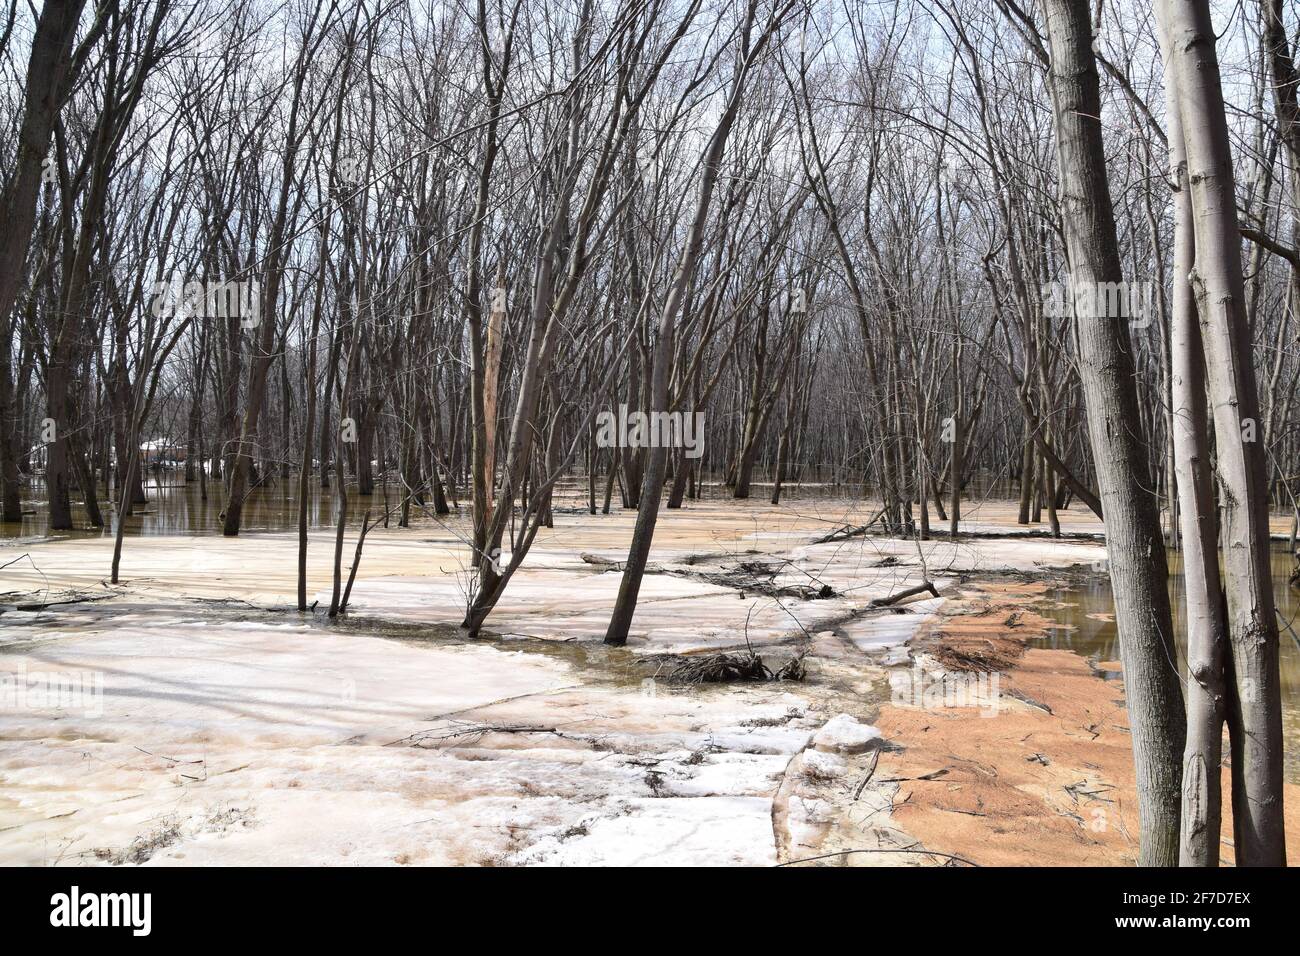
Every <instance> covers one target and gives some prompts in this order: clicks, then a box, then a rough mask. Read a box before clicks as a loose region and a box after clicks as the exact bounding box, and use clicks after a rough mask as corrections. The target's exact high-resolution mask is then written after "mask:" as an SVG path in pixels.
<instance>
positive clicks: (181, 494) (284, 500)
mask: <svg viewBox="0 0 1300 956" xmlns="http://www.w3.org/2000/svg"><path fill="white" fill-rule="evenodd" d="M307 487H308V493H309V496H310V497H309V499H308V503H307V526H308V528H310V529H320V528H333V527H335V519H334V515H335V513H336V512H335V500H334V495H335V491H334V488H333V487H330V488H327V489H324V490H322V489H321V486H320V476H319V475H313V476H312V479H311V481H310V482H308V486H307ZM202 492H203V489H202V488H201V487H200V484H199V482H198V481H197V480H196V481H192V482H186V481H185V480H184V478H183V477H182V475H181V474H180V473H179V472H173V471H163V472H154V473H152V474H150V475H148V476H147V477H146V478H145V483H144V494H145V498H146V499H148V501H147V503H146V504H142V505H135V506H134V507H133V508H132V510H131V515H130V516H129V517H128V518H127V519H126V534H127V535H128V536H134V535H196V534H220V533H221V525H222V521H221V512H222V509H223V508H224V507H225V504H226V498H225V490H224V488H223V487H222V484H221V482H220V481H212V480H209V481H208V482H207V499H206V500H205V499H204V497H203V493H202ZM100 494H101V498H100V502H99V506H100V510H101V511H102V512H103V513H104V527H102V528H95V527H93V526H91V524H90V523H89V521H88V520H87V519H86V511H85V507H84V505H83V503H82V501H81V499H80V497H75V498H74V499H73V502H72V520H73V523H74V524H75V525H76V530H74V531H62V532H58V533H59V534H61V535H67V536H69V537H101V536H109V537H111V536H112V535H113V534H114V532H115V530H116V528H115V523H114V519H113V514H114V511H115V509H114V507H113V503H112V502H109V501H107V500H105V499H104V498H103V497H102V494H103V489H102V488H101V489H100ZM400 503H401V496H400V488H399V486H398V485H397V484H396V483H394V482H391V481H390V482H389V483H388V488H387V493H385V489H384V487H383V483H382V482H380V481H376V482H375V493H374V494H373V495H366V496H362V495H358V494H357V486H356V484H355V483H353V482H349V484H348V526H349V527H358V526H360V524H361V518H362V516H363V515H364V514H365V511H366V509H367V508H369V509H371V519H372V520H374V519H375V518H377V517H379V516H381V515H382V514H383V513H384V512H385V511H386V510H388V509H390V508H391V509H393V511H392V514H391V516H390V521H392V522H396V521H397V518H398V514H399V505H400ZM242 518H243V521H242V524H241V528H242V530H244V531H293V530H295V529H296V528H297V527H298V479H297V476H291V477H289V478H277V477H273V478H269V479H268V480H267V481H266V482H265V483H264V484H262V485H261V486H259V487H258V488H255V489H254V490H253V491H252V492H251V493H250V494H249V496H248V499H247V500H246V501H245V502H244V511H243V515H242ZM48 533H49V506H48V501H47V500H46V496H45V485H44V482H43V481H42V480H41V479H39V478H33V479H32V481H31V485H30V487H28V488H25V489H24V494H23V520H22V523H21V524H20V523H18V522H7V523H6V522H0V538H19V537H22V538H25V537H40V536H44V535H46V534H48Z"/></svg>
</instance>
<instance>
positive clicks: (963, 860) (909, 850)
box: [777, 847, 979, 867]
mask: <svg viewBox="0 0 1300 956" xmlns="http://www.w3.org/2000/svg"><path fill="white" fill-rule="evenodd" d="M850 853H917V854H920V855H921V856H938V857H943V858H944V859H945V860H955V861H956V862H958V863H965V864H966V865H967V866H979V864H978V863H976V862H975V861H973V860H968V859H966V857H964V856H957V854H955V853H941V852H939V851H938V850H918V849H915V848H913V847H896V848H894V849H892V850H891V849H886V848H884V847H881V848H879V849H875V850H838V851H836V852H835V853H823V854H822V855H821V856H807V857H804V858H803V859H799V860H787V861H786V862H785V863H778V864H777V866H778V867H781V866H794V865H795V864H796V863H812V862H814V861H815V860H829V859H831V858H832V857H836V856H848V855H849V854H850Z"/></svg>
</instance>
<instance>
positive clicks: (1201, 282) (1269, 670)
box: [1159, 0, 1286, 866]
mask: <svg viewBox="0 0 1300 956" xmlns="http://www.w3.org/2000/svg"><path fill="white" fill-rule="evenodd" d="M1159 10H1160V14H1161V16H1162V18H1163V22H1164V25H1165V31H1166V33H1167V35H1168V39H1169V42H1168V44H1167V47H1168V51H1169V54H1170V55H1169V62H1167V63H1166V72H1171V73H1172V74H1173V75H1174V77H1175V80H1176V89H1177V100H1178V112H1179V120H1180V123H1181V127H1182V135H1183V144H1184V147H1185V149H1186V153H1187V177H1188V182H1189V184H1190V192H1191V207H1192V214H1193V221H1194V223H1195V240H1196V263H1195V268H1194V270H1193V272H1192V274H1191V279H1190V281H1191V283H1192V288H1193V289H1194V291H1195V294H1196V297H1197V305H1198V311H1199V315H1200V323H1201V338H1202V342H1203V345H1204V349H1205V359H1206V371H1207V376H1206V378H1207V382H1208V385H1209V396H1210V403H1211V406H1212V407H1213V409H1214V434H1215V450H1216V453H1217V455H1216V460H1217V464H1218V473H1219V481H1220V486H1221V488H1222V495H1221V497H1220V502H1221V506H1222V508H1223V543H1224V552H1225V553H1224V584H1225V587H1226V592H1227V606H1228V628H1229V636H1230V642H1231V654H1232V674H1233V679H1234V681H1235V685H1236V686H1235V688H1234V690H1235V693H1234V694H1233V700H1232V701H1231V704H1230V705H1231V706H1232V707H1233V708H1234V710H1235V711H1236V712H1235V713H1234V714H1233V723H1234V724H1237V725H1238V726H1239V728H1240V733H1239V734H1235V735H1234V738H1235V739H1234V743H1233V761H1232V770H1233V777H1234V791H1236V792H1234V799H1233V827H1234V830H1235V837H1236V841H1235V843H1236V851H1237V864H1238V865H1239V866H1243V865H1244V866H1284V865H1285V864H1286V843H1285V839H1284V838H1285V833H1284V827H1283V819H1282V693H1281V678H1280V674H1279V669H1278V624H1277V616H1276V614H1275V611H1274V600H1273V582H1272V564H1271V556H1270V553H1269V530H1268V481H1267V471H1266V463H1265V452H1264V447H1263V438H1264V436H1263V435H1262V434H1261V433H1260V432H1261V427H1260V415H1259V396H1258V386H1257V384H1256V381H1255V370H1254V366H1253V358H1252V348H1251V345H1252V343H1251V335H1250V328H1249V326H1248V324H1247V321H1246V312H1245V301H1246V300H1245V284H1244V282H1243V279H1242V270H1241V235H1240V232H1239V231H1238V225H1237V205H1236V197H1235V192H1234V185H1233V175H1232V155H1231V144H1230V142H1229V139H1228V125H1227V120H1226V118H1225V115H1224V107H1223V91H1222V87H1221V85H1220V79H1219V64H1218V59H1217V56H1216V54H1215V49H1214V42H1215V35H1214V29H1213V25H1212V23H1211V20H1210V9H1209V4H1208V3H1207V2H1206V0H1177V2H1172V0H1163V2H1162V3H1161V4H1160V6H1159Z"/></svg>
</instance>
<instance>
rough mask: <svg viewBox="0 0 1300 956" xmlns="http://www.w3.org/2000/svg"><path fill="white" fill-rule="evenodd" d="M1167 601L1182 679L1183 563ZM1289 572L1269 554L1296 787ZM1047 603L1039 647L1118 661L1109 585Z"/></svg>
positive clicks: (1297, 666) (1298, 747) (1296, 654)
mask: <svg viewBox="0 0 1300 956" xmlns="http://www.w3.org/2000/svg"><path fill="white" fill-rule="evenodd" d="M1169 566H1170V571H1171V572H1172V573H1171V575H1170V585H1169V589H1170V595H1171V596H1172V597H1173V599H1174V629H1175V631H1176V634H1177V640H1178V667H1179V671H1180V672H1181V673H1182V675H1183V677H1184V679H1186V649H1187V626H1186V621H1185V619H1184V617H1183V611H1182V609H1183V607H1184V601H1183V598H1184V583H1183V575H1182V563H1181V561H1180V557H1179V555H1178V554H1176V553H1172V552H1171V554H1170V558H1169ZM1293 567H1294V563H1293V560H1292V558H1291V555H1290V554H1289V553H1288V552H1287V550H1286V549H1285V548H1284V547H1282V548H1278V547H1275V548H1274V551H1273V593H1274V596H1275V598H1276V602H1277V610H1278V612H1279V614H1280V618H1281V620H1280V628H1281V634H1280V638H1281V651H1280V654H1279V657H1280V663H1281V674H1282V733H1283V735H1284V737H1285V739H1286V754H1285V765H1286V776H1287V779H1288V780H1289V781H1291V782H1292V783H1300V638H1298V637H1297V635H1298V634H1300V591H1297V590H1296V589H1295V588H1292V587H1291V586H1290V584H1289V583H1288V578H1289V577H1290V574H1291V570H1292V568H1293ZM1048 597H1049V598H1050V599H1051V600H1052V601H1054V602H1055V605H1056V606H1055V607H1050V606H1049V609H1048V610H1046V611H1044V612H1043V613H1044V615H1045V616H1047V617H1050V618H1052V619H1053V620H1055V621H1056V622H1057V626H1056V627H1054V628H1052V629H1050V630H1049V631H1048V634H1047V636H1046V637H1044V638H1042V639H1040V640H1039V641H1037V642H1035V643H1036V645H1037V646H1039V647H1050V648H1062V649H1065V650H1070V651H1074V652H1075V653H1076V654H1082V655H1083V656H1085V657H1088V658H1090V659H1092V660H1093V661H1096V662H1098V663H1113V662H1116V661H1118V660H1119V658H1120V654H1119V635H1118V633H1116V630H1115V602H1114V596H1113V593H1112V591H1111V588H1110V582H1109V581H1108V580H1105V579H1100V578H1099V579H1096V580H1093V581H1091V582H1089V583H1086V584H1077V585H1071V586H1070V587H1068V588H1059V589H1053V590H1051V591H1049V592H1048ZM1100 673H1101V674H1102V676H1103V677H1107V678H1110V679H1115V678H1118V677H1119V676H1120V674H1119V672H1118V671H1117V670H1107V669H1105V668H1101V669H1100Z"/></svg>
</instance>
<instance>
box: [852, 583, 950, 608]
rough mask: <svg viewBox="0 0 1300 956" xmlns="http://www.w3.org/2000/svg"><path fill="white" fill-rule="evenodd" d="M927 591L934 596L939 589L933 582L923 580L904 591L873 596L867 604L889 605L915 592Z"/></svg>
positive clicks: (873, 605) (937, 593) (936, 595)
mask: <svg viewBox="0 0 1300 956" xmlns="http://www.w3.org/2000/svg"><path fill="white" fill-rule="evenodd" d="M927 591H928V592H929V593H930V594H932V595H934V596H935V597H938V596H939V591H938V590H937V589H936V588H935V586H934V582H932V581H923V582H921V583H920V584H918V585H917V586H916V587H914V588H907V589H906V590H904V591H899V592H898V593H897V594H891V595H889V597H882V598H875V599H874V600H873V601H872V602H871V604H870V605H868V606H869V607H889V606H890V605H892V604H897V603H898V602H899V601H902V600H905V599H906V598H910V597H913V596H915V595H917V594H924V593H925V592H927Z"/></svg>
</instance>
